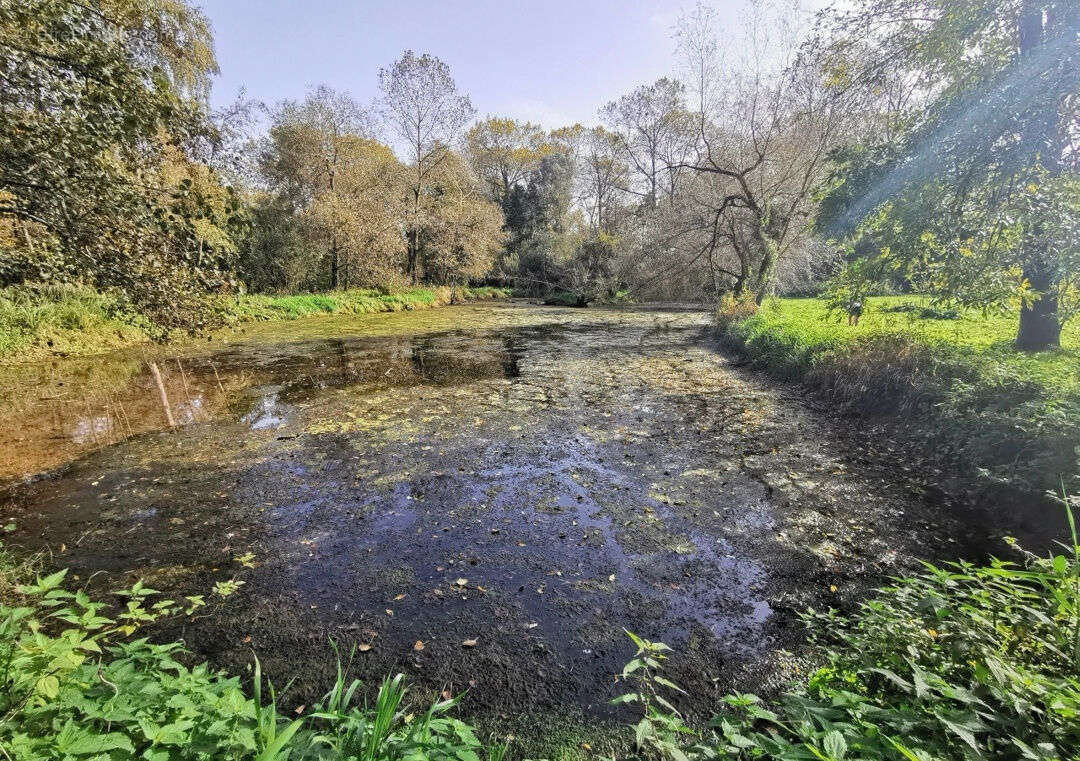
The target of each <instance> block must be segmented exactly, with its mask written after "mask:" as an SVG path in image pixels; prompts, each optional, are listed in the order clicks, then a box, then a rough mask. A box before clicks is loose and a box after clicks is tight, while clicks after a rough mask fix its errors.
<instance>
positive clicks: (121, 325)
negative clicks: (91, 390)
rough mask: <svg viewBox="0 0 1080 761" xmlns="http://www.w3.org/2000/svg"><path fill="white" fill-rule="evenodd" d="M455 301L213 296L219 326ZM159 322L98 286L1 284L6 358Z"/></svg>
mask: <svg viewBox="0 0 1080 761" xmlns="http://www.w3.org/2000/svg"><path fill="white" fill-rule="evenodd" d="M508 296H509V292H508V291H507V290H505V289H502V288H491V287H482V288H463V289H460V290H459V291H458V294H457V299H458V300H459V301H475V300H479V299H498V298H507V297H508ZM449 303H450V289H449V288H444V287H439V288H414V289H411V290H407V291H399V292H395V293H385V292H382V291H375V290H368V289H352V290H348V291H336V292H331V293H305V294H294V295H281V296H273V295H262V294H245V295H242V296H239V297H228V298H225V297H219V298H217V299H209V300H208V302H207V304H208V309H209V310H210V312H212V316H213V317H215V318H216V319H213V320H211V321H210V322H211V323H214V322H216V323H218V324H221V323H225V324H236V323H241V322H250V321H254V320H295V319H299V318H302V317H311V316H315V315H325V314H373V313H376V312H399V311H402V310H405V309H423V308H429V307H435V306H442V305H445V304H449ZM150 328H151V326H150V325H149V324H148V323H147V321H146V320H145V319H143V318H142V317H141V316H139V315H137V314H134V313H132V312H131V311H130V310H126V309H125V308H124V306H123V304H122V302H121V301H119V300H118V299H116V298H114V297H113V296H111V295H108V294H102V293H99V292H97V291H94V290H93V289H90V288H83V287H76V286H63V287H56V288H40V289H30V288H20V287H9V288H3V289H0V360H3V361H24V360H30V359H36V358H40V357H46V356H76V355H90V354H100V353H102V352H105V351H110V350H113V349H119V348H123V347H125V346H130V345H132V344H137V343H143V342H146V341H149V340H150V334H151V332H152V331H151V330H150Z"/></svg>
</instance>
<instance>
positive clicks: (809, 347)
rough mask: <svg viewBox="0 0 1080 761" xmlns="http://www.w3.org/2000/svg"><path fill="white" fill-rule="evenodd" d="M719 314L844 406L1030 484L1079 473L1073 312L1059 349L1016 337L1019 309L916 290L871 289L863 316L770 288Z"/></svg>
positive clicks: (778, 369) (736, 338) (733, 338)
mask: <svg viewBox="0 0 1080 761" xmlns="http://www.w3.org/2000/svg"><path fill="white" fill-rule="evenodd" d="M731 311H732V313H730V314H724V313H721V314H720V328H721V330H722V334H723V338H724V341H725V343H726V344H727V345H728V346H729V347H731V348H734V349H736V350H737V351H739V352H741V353H742V354H743V355H744V356H746V357H747V358H749V359H750V360H751V362H752V363H753V364H754V365H755V366H757V367H759V368H762V369H764V370H766V371H767V372H769V373H770V374H773V375H774V376H777V377H781V378H785V379H790V380H798V381H803V382H805V383H807V384H808V385H810V386H812V387H813V388H815V389H816V390H817V391H819V392H820V393H821V394H823V395H824V396H825V397H827V398H828V399H830V400H831V401H833V402H834V403H835V404H837V405H838V406H839V407H842V408H843V409H845V410H848V411H854V412H858V413H862V414H868V415H888V416H893V417H895V418H896V419H897V420H898V421H899V422H902V423H903V424H904V426H905V428H907V429H908V430H909V432H911V433H913V434H915V435H916V436H919V437H920V438H922V439H923V440H924V443H925V444H926V445H927V446H929V447H932V448H933V450H934V451H935V452H936V453H938V454H940V455H944V456H945V457H946V458H949V459H952V460H953V461H955V462H957V463H960V464H962V466H963V467H964V468H965V469H967V470H968V471H969V472H970V473H971V474H979V475H981V476H985V477H989V478H991V479H995V480H998V481H1002V482H1008V483H1010V484H1012V485H1015V486H1019V487H1021V488H1025V489H1037V490H1040V491H1041V490H1046V489H1054V488H1055V487H1057V486H1058V485H1059V482H1060V479H1061V478H1064V479H1066V481H1069V480H1073V481H1074V483H1075V479H1076V478H1077V454H1078V453H1077V449H1076V448H1077V446H1078V445H1080V324H1077V323H1076V322H1074V323H1073V324H1071V325H1069V326H1067V328H1066V330H1065V332H1064V334H1063V337H1062V344H1063V346H1062V349H1061V350H1059V351H1053V352H1043V353H1039V354H1025V353H1021V352H1017V351H1015V350H1014V349H1013V348H1012V340H1013V338H1014V336H1015V333H1016V316H1015V315H989V316H988V315H983V314H981V313H979V312H962V313H957V312H949V311H940V310H936V309H932V308H930V306H929V304H928V302H927V301H926V300H925V299H920V298H917V297H880V298H873V299H869V301H868V304H867V306H866V311H865V313H864V314H863V317H862V319H861V320H860V322H859V324H858V326H855V327H852V326H849V325H848V324H847V321H846V319H843V320H841V319H838V318H837V316H835V315H833V316H830V315H828V313H827V312H826V308H825V306H824V304H823V303H822V302H821V301H819V300H817V299H775V300H772V301H769V302H766V304H765V305H764V306H763V307H762V308H761V309H760V310H758V311H757V312H756V313H753V314H750V315H749V316H747V315H745V314H738V313H737V310H731Z"/></svg>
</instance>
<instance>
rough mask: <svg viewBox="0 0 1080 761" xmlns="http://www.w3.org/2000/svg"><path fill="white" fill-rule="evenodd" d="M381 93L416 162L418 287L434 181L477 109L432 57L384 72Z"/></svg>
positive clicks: (414, 261)
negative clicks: (424, 232) (428, 201)
mask: <svg viewBox="0 0 1080 761" xmlns="http://www.w3.org/2000/svg"><path fill="white" fill-rule="evenodd" d="M379 88H380V89H381V90H382V96H383V107H384V116H385V119H386V122H387V125H388V126H389V128H390V130H391V132H392V133H393V134H394V135H395V136H396V137H397V138H398V139H399V140H400V141H401V142H402V143H403V144H404V145H405V146H406V150H407V155H408V157H409V161H410V162H411V167H410V169H411V179H410V187H409V191H410V197H411V201H412V203H411V207H410V210H409V220H408V230H409V243H408V273H409V276H410V277H411V278H412V281H413V283H416V282H418V278H419V271H418V264H419V257H420V231H421V229H422V228H423V225H424V221H425V220H424V217H425V214H426V212H427V208H426V199H427V198H428V197H429V196H430V194H429V193H428V190H429V188H430V177H431V175H432V173H433V172H435V171H436V170H437V169H438V168H439V167H440V165H441V164H442V163H443V162H444V161H445V160H446V158H447V156H449V155H450V153H451V146H452V145H453V144H454V142H455V141H456V140H457V138H458V135H459V134H460V132H461V130H462V128H463V127H464V126H465V124H466V123H467V122H468V121H469V120H470V119H471V118H472V116H473V114H474V113H475V109H474V108H473V106H472V103H471V102H470V101H469V98H468V96H466V95H462V94H461V93H459V92H458V88H457V83H456V82H454V78H453V77H452V76H451V75H450V67H448V66H447V65H446V64H445V63H443V62H442V61H440V60H439V59H438V58H436V57H434V56H431V55H428V54H426V53H425V54H423V55H420V56H417V55H416V54H415V53H413V51H411V50H406V51H405V53H404V55H402V57H401V58H399V59H398V60H397V61H395V62H394V64H393V65H392V66H390V67H389V68H384V69H380V70H379Z"/></svg>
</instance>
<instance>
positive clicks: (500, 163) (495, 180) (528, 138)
mask: <svg viewBox="0 0 1080 761" xmlns="http://www.w3.org/2000/svg"><path fill="white" fill-rule="evenodd" d="M551 150H552V148H551V145H550V144H549V143H548V140H547V135H546V133H545V132H544V130H543V129H542V128H541V127H539V126H538V125H536V124H532V123H531V122H519V121H516V120H514V119H500V118H497V117H490V116H489V117H488V118H487V119H485V120H484V121H482V122H478V123H477V124H474V125H473V126H472V128H470V129H469V131H468V132H467V133H466V134H465V155H466V156H467V157H468V159H469V163H470V164H471V165H472V168H473V171H474V172H475V173H476V175H477V176H478V177H479V178H480V181H481V182H483V183H484V186H485V187H486V188H487V189H488V197H489V198H491V200H492V201H494V202H495V203H497V204H499V205H500V206H502V205H503V204H504V203H506V199H507V196H509V194H510V191H511V190H513V188H515V187H516V186H518V185H519V184H522V183H524V182H525V181H526V180H527V179H528V177H529V173H530V172H533V171H535V170H536V168H537V167H538V166H539V164H540V161H541V159H543V158H544V156H546V155H548V154H550V153H551Z"/></svg>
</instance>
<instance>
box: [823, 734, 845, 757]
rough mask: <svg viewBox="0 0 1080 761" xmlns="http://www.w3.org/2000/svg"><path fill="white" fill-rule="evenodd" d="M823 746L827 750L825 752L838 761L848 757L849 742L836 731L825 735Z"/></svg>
mask: <svg viewBox="0 0 1080 761" xmlns="http://www.w3.org/2000/svg"><path fill="white" fill-rule="evenodd" d="M821 745H822V747H823V748H825V752H826V753H828V754H829V756H830V757H831V758H833V759H835V760H836V761H841V759H843V758H844V756H845V755H847V749H848V745H847V740H845V739H844V736H843V735H842V734H840V733H839V732H837V731H836V730H835V729H833V730H831V731H829V732H826V733H825V738H824V739H823V740H822V741H821Z"/></svg>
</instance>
